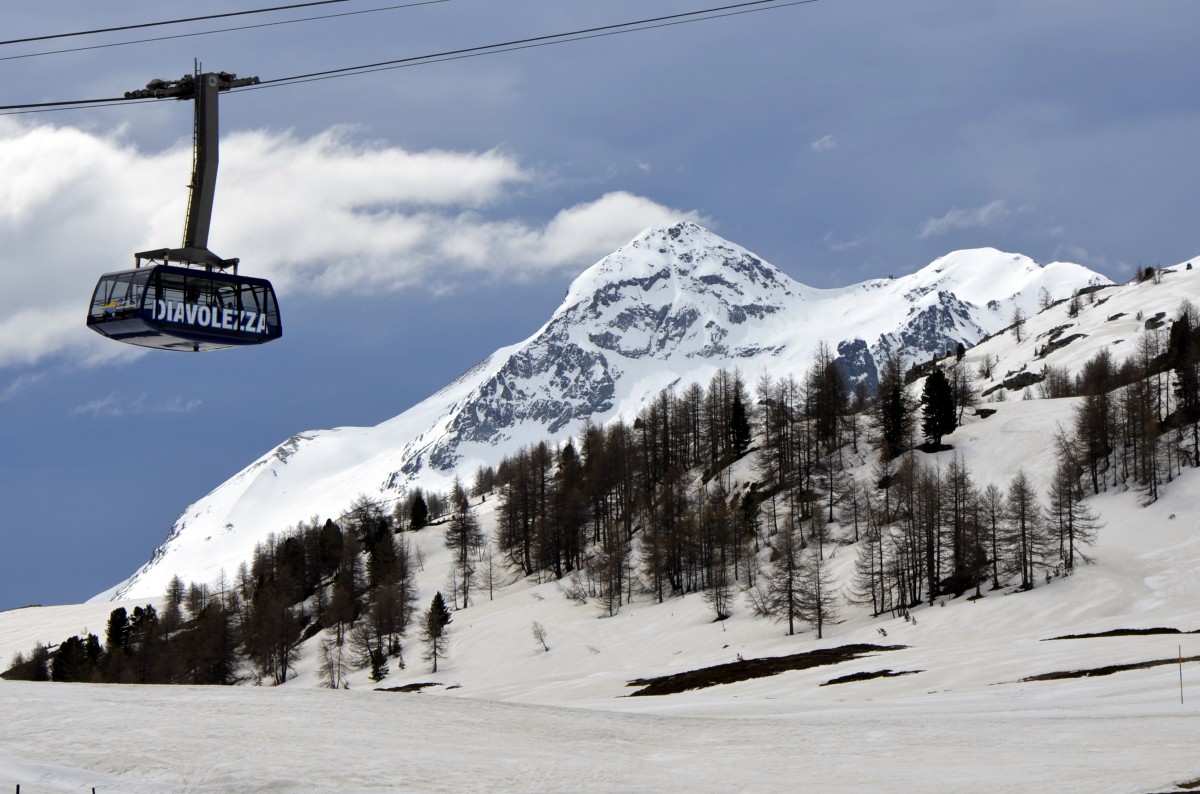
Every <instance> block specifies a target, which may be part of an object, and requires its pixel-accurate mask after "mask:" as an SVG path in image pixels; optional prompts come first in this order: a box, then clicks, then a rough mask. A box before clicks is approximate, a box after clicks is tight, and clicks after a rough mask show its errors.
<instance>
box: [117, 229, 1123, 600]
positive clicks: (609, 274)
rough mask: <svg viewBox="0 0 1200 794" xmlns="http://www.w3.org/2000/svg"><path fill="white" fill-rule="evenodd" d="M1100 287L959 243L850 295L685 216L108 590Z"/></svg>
mask: <svg viewBox="0 0 1200 794" xmlns="http://www.w3.org/2000/svg"><path fill="white" fill-rule="evenodd" d="M1106 282H1107V279H1104V277H1102V276H1099V275H1098V274H1096V273H1094V272H1092V271H1090V270H1087V269H1086V268H1083V267H1081V266H1079V265H1072V264H1065V263H1053V264H1050V265H1047V266H1045V267H1041V266H1038V265H1037V264H1036V263H1034V262H1033V261H1032V260H1030V259H1028V258H1027V257H1023V256H1019V255H1015V254H1006V253H1003V252H1000V251H997V250H995V249H979V250H974V251H959V252H956V253H953V254H950V255H947V256H945V257H942V258H941V259H938V260H936V261H935V262H933V263H931V264H930V265H928V266H926V267H924V268H922V269H920V270H918V271H917V272H916V273H913V274H912V275H909V276H904V277H901V278H891V279H882V280H874V281H869V282H865V283H862V284H858V285H854V286H851V287H845V288H840V289H828V290H821V289H814V288H812V287H807V286H805V285H803V284H800V283H798V282H796V281H794V280H792V279H791V278H789V277H788V276H787V275H786V274H784V273H783V272H781V271H780V270H778V269H777V268H775V267H773V266H772V265H770V264H768V263H766V262H764V261H762V260H761V259H760V258H759V257H757V256H755V255H754V254H753V253H751V252H749V251H747V250H746V249H744V248H741V247H740V246H737V245H735V244H733V243H730V242H728V241H726V240H723V239H721V238H720V237H718V236H717V235H715V234H713V233H712V232H710V231H708V230H707V229H703V228H702V227H700V226H697V225H695V224H692V223H680V224H677V225H675V226H671V227H667V228H655V229H649V230H647V231H646V232H644V233H643V234H642V235H640V236H639V237H638V238H636V239H635V240H633V241H631V242H630V243H629V244H628V245H627V246H625V247H623V248H621V249H620V250H618V251H616V252H614V253H613V254H611V255H609V256H607V257H605V258H604V259H602V260H601V261H600V262H598V263H596V264H595V265H593V266H592V267H591V268H589V269H588V270H587V271H585V272H584V273H583V274H582V275H580V276H579V278H577V279H576V280H575V282H574V283H573V284H572V285H571V288H570V289H569V290H568V293H567V296H566V298H565V299H564V301H563V304H562V305H561V306H560V307H559V309H558V310H557V311H556V312H555V313H554V315H553V316H552V317H551V318H550V320H549V321H548V322H547V323H546V324H545V325H544V326H543V327H542V328H541V329H539V330H538V331H537V332H536V333H535V334H533V335H532V336H531V337H530V338H529V339H526V340H525V341H523V342H520V343H518V344H515V345H511V346H509V347H506V348H502V349H500V350H498V351H497V352H496V353H494V354H493V355H491V356H490V357H488V358H487V359H486V360H485V361H483V362H481V363H480V364H478V365H477V366H476V367H474V368H472V369H471V370H470V371H469V372H467V373H465V374H464V375H463V376H461V377H460V378H459V379H458V380H456V381H455V382H454V383H451V384H450V385H448V386H447V387H445V388H444V389H442V390H441V391H439V392H437V393H436V394H434V395H433V396H432V397H430V398H428V399H427V400H425V401H423V402H421V403H420V404H418V405H416V406H414V407H413V408H411V409H409V410H408V411H405V412H404V413H402V414H400V415H399V416H397V417H396V418H394V419H392V420H389V421H387V422H384V423H382V424H381V425H379V426H377V427H372V428H357V427H343V428H335V429H332V430H317V431H311V432H306V433H300V434H298V435H296V436H293V437H292V438H290V439H288V440H287V441H286V442H284V443H283V444H281V445H280V446H279V447H278V448H276V449H275V450H272V451H271V452H270V453H268V454H266V455H264V456H263V457H262V458H260V459H259V460H257V461H255V462H254V463H252V464H251V465H250V466H248V467H247V468H245V469H244V470H242V471H241V472H239V473H238V474H236V475H234V476H233V477H232V478H230V479H229V480H228V481H227V482H225V483H224V484H222V485H221V486H220V487H218V488H217V489H216V490H214V491H213V492H212V493H210V494H208V495H207V496H205V497H203V498H201V499H199V500H198V501H196V502H195V503H193V504H192V505H190V506H189V507H188V508H186V509H185V510H184V512H183V513H182V514H181V515H180V517H179V518H178V519H177V520H176V522H175V525H174V526H173V527H172V529H171V532H170V535H169V536H168V538H167V540H166V541H165V542H164V543H163V544H162V545H161V546H160V547H159V548H158V549H157V550H156V551H155V553H154V556H153V558H152V559H151V560H150V561H149V562H148V563H146V565H144V566H143V567H142V568H141V569H140V570H139V571H137V572H136V573H135V574H134V575H133V576H131V577H130V578H129V579H128V580H126V581H125V582H122V583H121V584H119V585H117V586H116V587H114V588H112V589H110V590H109V591H106V592H105V593H102V594H100V595H99V596H97V597H96V598H97V599H98V600H108V599H111V598H133V597H136V598H146V597H150V596H155V595H157V594H159V593H162V592H163V590H164V589H165V587H166V584H167V582H168V581H169V580H170V579H171V577H172V576H174V575H176V574H178V575H180V576H181V577H183V578H184V579H185V580H195V581H212V580H214V579H215V578H216V577H217V576H218V574H219V572H220V571H221V570H222V569H225V570H226V572H227V573H230V574H232V572H233V570H234V569H235V568H236V566H237V564H238V563H239V562H241V561H242V560H245V559H247V558H248V557H249V556H250V555H251V553H252V551H253V548H254V546H255V544H256V543H258V542H259V541H261V540H263V539H264V538H265V537H266V535H267V534H268V533H271V532H282V531H285V530H287V529H289V528H291V527H293V526H295V524H296V523H297V522H299V521H301V520H307V519H309V518H311V517H313V516H315V515H319V516H322V517H336V516H338V515H340V514H341V513H342V511H344V510H345V509H346V508H347V507H348V506H349V505H350V503H351V502H352V501H353V500H354V499H355V498H356V497H358V496H360V495H364V494H365V495H368V496H372V497H375V498H378V499H381V500H383V501H385V502H394V501H395V500H397V499H399V498H401V497H402V496H403V494H404V493H405V491H406V489H407V488H409V487H411V486H413V485H420V486H422V487H426V488H434V489H438V490H441V489H445V488H446V487H447V486H448V485H449V483H450V482H451V481H452V479H453V477H454V474H455V472H462V473H463V476H464V479H467V480H469V478H470V476H471V474H472V473H473V472H474V471H475V469H476V468H478V467H479V466H481V465H494V464H496V463H497V462H498V461H499V460H500V459H501V458H502V457H503V456H505V455H509V454H512V453H514V452H515V451H516V450H518V449H519V448H520V447H522V446H527V445H531V444H534V443H537V442H538V441H542V440H549V441H561V440H563V439H565V438H567V437H568V436H570V435H572V434H574V433H576V432H577V431H578V430H579V429H580V428H581V427H582V425H583V423H584V422H585V421H587V420H591V421H593V422H596V423H603V422H605V421H608V420H610V419H612V418H614V417H617V416H623V417H625V418H626V419H632V417H633V416H634V415H635V414H636V413H637V411H638V410H639V409H640V408H641V407H642V406H643V404H644V403H645V402H646V400H648V399H651V398H653V397H654V396H655V395H656V394H658V393H659V392H660V391H662V390H663V389H666V388H671V387H675V388H684V387H686V386H687V385H688V384H690V383H693V382H699V383H702V384H707V383H708V381H709V380H710V379H711V378H712V376H713V375H714V374H715V373H716V372H717V371H718V370H720V369H726V370H731V371H732V370H733V369H735V368H736V369H738V370H739V371H740V372H741V373H742V375H743V377H744V378H745V381H746V382H747V383H750V384H753V383H755V382H756V381H757V379H758V377H759V375H761V374H763V373H771V374H773V375H779V374H781V373H788V372H791V373H795V374H796V376H797V377H802V376H803V374H804V372H805V371H806V370H807V368H808V366H809V363H810V361H811V360H812V357H813V354H814V352H815V351H816V349H817V346H818V344H820V343H826V344H828V345H829V348H830V349H831V350H832V351H836V352H837V353H838V354H840V360H841V363H842V364H843V367H844V369H845V370H846V371H848V372H850V373H851V374H853V375H854V377H856V378H861V379H865V380H867V381H868V382H869V383H870V382H872V381H873V379H874V377H875V372H876V368H877V367H876V362H877V361H881V360H882V359H884V358H886V357H887V356H889V355H892V354H894V353H901V354H903V355H904V356H905V357H906V359H907V360H908V361H910V362H911V361H918V360H926V359H928V358H930V357H932V356H934V355H942V354H944V352H945V351H946V350H947V349H949V348H952V347H953V346H954V345H955V344H956V343H957V342H960V341H961V342H963V343H964V344H966V345H973V344H975V343H976V342H977V341H979V340H980V339H982V338H983V337H985V336H986V335H988V334H991V333H995V332H996V331H999V330H1000V329H1002V328H1004V327H1005V326H1006V325H1008V323H1009V322H1010V321H1011V318H1012V315H1013V312H1014V310H1015V309H1017V308H1020V309H1021V310H1022V311H1023V312H1025V314H1027V315H1032V314H1033V313H1035V311H1036V309H1037V307H1038V305H1039V302H1040V301H1041V300H1043V298H1044V297H1049V298H1053V299H1061V298H1066V297H1068V296H1069V295H1070V294H1072V293H1073V292H1074V291H1075V290H1076V289H1079V288H1080V287H1084V286H1086V285H1089V284H1095V283H1106Z"/></svg>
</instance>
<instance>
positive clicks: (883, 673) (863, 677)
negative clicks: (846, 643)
mask: <svg viewBox="0 0 1200 794" xmlns="http://www.w3.org/2000/svg"><path fill="white" fill-rule="evenodd" d="M923 672H925V671H924V670H876V671H874V672H871V673H851V674H850V675H840V676H838V677H837V678H831V679H829V680H828V681H826V682H825V683H823V684H821V686H832V685H833V684H853V683H854V682H855V681H870V680H871V679H873V678H896V677H898V676H902V675H916V674H917V673H923Z"/></svg>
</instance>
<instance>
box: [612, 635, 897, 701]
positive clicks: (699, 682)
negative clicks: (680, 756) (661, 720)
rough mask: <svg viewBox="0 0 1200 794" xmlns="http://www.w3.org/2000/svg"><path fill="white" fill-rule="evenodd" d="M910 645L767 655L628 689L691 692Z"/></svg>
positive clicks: (857, 646)
mask: <svg viewBox="0 0 1200 794" xmlns="http://www.w3.org/2000/svg"><path fill="white" fill-rule="evenodd" d="M907 647H908V646H907V645H871V644H869V643H856V644H853V645H843V646H841V647H838V648H823V649H821V650H816V651H806V652H804V653H793V654H789V655H788V656H766V657H762V658H759V659H739V660H738V661H736V662H728V663H726V664H718V665H713V666H712V667H701V668H700V669H698V670H688V671H687V672H684V673H673V674H671V675H664V676H658V677H656V678H638V679H635V680H633V681H630V682H629V683H628V684H626V686H640V687H642V688H641V689H639V690H638V691H636V692H633V693H631V695H630V697H636V696H639V695H674V694H677V693H679V692H687V691H688V690H691V689H705V688H707V687H710V686H717V685H718V684H733V683H736V682H738V681H749V680H750V679H752V678H766V677H767V676H772V675H779V674H780V673H786V672H787V671H789V670H807V669H809V668H811V667H823V666H825V665H830V664H841V663H842V662H849V661H853V660H854V659H858V658H861V657H863V656H866V655H868V654H872V653H880V652H883V651H899V650H902V649H904V648H907Z"/></svg>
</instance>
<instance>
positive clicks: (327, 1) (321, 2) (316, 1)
mask: <svg viewBox="0 0 1200 794" xmlns="http://www.w3.org/2000/svg"><path fill="white" fill-rule="evenodd" d="M349 1H350V0H312V2H308V3H292V4H291V5H286V6H274V7H273V8H256V9H253V10H250V11H227V12H225V13H223V14H208V15H206V16H202V17H185V18H183V19H165V20H162V21H160V22H140V23H138V24H134V25H118V26H117V27H112V28H96V29H94V30H79V31H76V32H74V33H52V34H49V35H46V36H27V37H25V38H23V39H9V40H8V41H0V46H4V45H6V44H26V43H28V42H31V41H49V40H51V39H69V38H74V37H77V36H91V35H94V34H97V33H116V32H118V31H121V30H140V29H143V28H157V27H162V26H164V25H182V24H184V23H187V22H204V21H207V20H209V19H224V18H226V17H244V16H247V15H250V14H267V13H270V12H274V11H290V10H291V9H293V8H308V7H309V6H325V5H331V4H333V3H347V2H349Z"/></svg>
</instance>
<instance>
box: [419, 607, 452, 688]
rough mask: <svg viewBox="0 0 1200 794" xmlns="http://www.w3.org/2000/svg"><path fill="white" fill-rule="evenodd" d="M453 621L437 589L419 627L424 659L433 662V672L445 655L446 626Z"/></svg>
mask: <svg viewBox="0 0 1200 794" xmlns="http://www.w3.org/2000/svg"><path fill="white" fill-rule="evenodd" d="M452 622H453V618H451V617H450V611H449V610H447V609H446V601H445V599H443V598H442V593H441V591H440V590H439V591H438V592H437V594H436V595H434V597H433V600H432V601H430V602H429V609H428V610H426V611H425V620H424V625H423V626H422V627H421V639H422V640H424V642H425V660H426V661H430V662H433V672H435V673H436V672H437V669H438V659H440V658H444V657H445V656H446V645H447V640H448V638H447V636H446V627H447V626H448V625H450V623H452Z"/></svg>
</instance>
